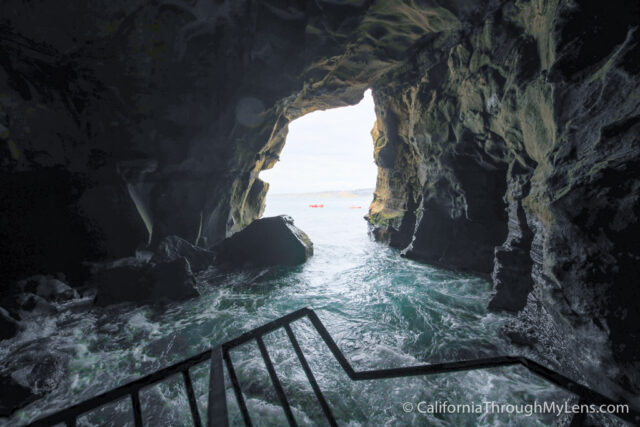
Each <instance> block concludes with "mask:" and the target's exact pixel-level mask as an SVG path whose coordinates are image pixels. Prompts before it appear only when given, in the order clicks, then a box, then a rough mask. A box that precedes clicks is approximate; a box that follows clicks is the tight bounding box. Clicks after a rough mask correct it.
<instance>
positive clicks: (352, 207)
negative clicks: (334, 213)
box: [349, 206, 362, 209]
mask: <svg viewBox="0 0 640 427" xmlns="http://www.w3.org/2000/svg"><path fill="white" fill-rule="evenodd" d="M349 209H362V206H349Z"/></svg>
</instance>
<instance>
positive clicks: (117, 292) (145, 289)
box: [92, 257, 199, 306]
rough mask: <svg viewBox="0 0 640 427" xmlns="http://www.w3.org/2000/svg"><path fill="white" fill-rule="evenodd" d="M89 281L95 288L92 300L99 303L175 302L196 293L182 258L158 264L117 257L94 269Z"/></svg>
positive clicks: (191, 276) (184, 260)
mask: <svg viewBox="0 0 640 427" xmlns="http://www.w3.org/2000/svg"><path fill="white" fill-rule="evenodd" d="M92 284H93V285H94V286H95V287H96V288H97V293H96V296H95V299H94V303H95V304H96V305H99V306H106V305H110V304H118V303H121V302H139V303H146V302H163V301H165V302H167V301H178V300H182V299H187V298H193V297H196V296H198V295H199V293H198V291H197V289H196V282H195V277H194V276H193V272H192V271H191V266H190V265H189V261H187V259H186V258H184V257H180V258H176V259H173V260H171V261H164V262H158V263H155V262H145V261H140V260H138V259H135V258H133V259H130V260H120V261H119V262H116V263H112V264H110V265H107V266H103V267H102V268H100V269H99V270H98V271H96V273H95V274H94V276H93V278H92Z"/></svg>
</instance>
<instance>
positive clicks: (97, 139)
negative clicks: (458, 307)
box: [0, 0, 640, 394]
mask: <svg viewBox="0 0 640 427" xmlns="http://www.w3.org/2000/svg"><path fill="white" fill-rule="evenodd" d="M639 21H640V13H639V12H638V6H637V2H635V1H622V0H614V1H610V2H606V4H605V3H602V2H599V1H595V0H593V1H592V0H589V1H584V2H580V4H577V3H574V2H572V1H568V0H563V1H560V0H548V1H547V0H530V1H524V0H523V1H520V0H518V1H516V0H513V1H497V0H496V1H486V2H475V1H466V0H457V1H456V0H452V1H431V2H429V1H414V0H412V1H395V0H376V1H373V0H331V1H329V0H318V1H302V0H300V1H295V0H290V1H287V0H264V1H249V0H243V1H239V0H234V1H230V0H226V1H224V0H215V1H205V0H157V1H153V2H149V1H143V0H130V1H121V0H111V1H108V2H104V1H100V0H91V1H85V0H70V1H66V2H64V3H62V4H61V3H60V2H54V1H43V2H23V1H19V0H5V1H3V2H2V5H0V82H1V83H0V138H1V139H2V140H3V142H2V143H3V145H4V147H3V148H2V150H3V154H2V160H1V165H0V174H1V175H2V177H1V182H2V186H1V188H0V198H1V199H2V200H3V210H4V211H5V212H4V213H3V215H4V218H3V221H2V224H1V225H0V235H1V237H2V241H3V245H2V249H1V250H0V256H1V257H2V259H3V264H4V265H8V266H10V268H9V269H7V270H6V276H5V277H6V280H7V281H10V280H13V279H16V278H19V277H21V276H24V275H31V274H34V273H51V272H60V271H62V272H65V273H66V274H67V275H68V276H69V277H71V278H74V277H75V278H76V280H80V278H81V277H82V268H81V263H82V261H88V260H97V259H104V258H114V257H121V256H129V255H131V254H132V253H133V252H134V251H135V250H136V249H139V248H142V247H146V246H151V247H155V246H157V245H158V244H159V242H161V241H162V240H163V239H164V238H165V237H166V236H169V235H177V236H180V237H182V238H184V239H187V240H189V241H190V242H192V243H196V244H199V245H201V246H205V247H208V246H212V245H214V244H215V243H217V242H219V241H220V240H222V239H223V238H225V237H226V236H229V235H230V234H232V233H234V232H235V231H238V230H240V229H242V228H243V227H245V226H246V225H248V224H249V223H251V221H253V220H254V219H256V218H258V217H259V216H260V214H261V212H262V209H263V204H264V197H265V194H266V192H267V189H268V185H267V184H265V183H264V182H262V181H260V180H259V179H258V177H257V176H258V173H259V172H260V171H261V170H263V169H267V168H270V167H273V165H274V164H275V163H276V161H277V158H278V154H279V152H280V150H281V149H282V147H283V145H284V142H285V138H286V133H287V124H288V123H289V122H290V121H292V120H294V119H295V118H297V117H300V116H301V115H303V114H306V113H308V112H310V111H313V110H317V109H325V108H331V107H337V106H342V105H348V104H354V103H356V102H357V101H359V99H360V98H361V96H362V93H363V92H364V90H365V89H366V88H367V87H371V88H373V93H374V99H375V101H376V114H377V116H378V121H377V125H376V128H375V129H374V131H373V133H372V134H373V139H374V156H375V159H376V163H377V164H378V166H379V174H378V182H377V188H376V192H375V198H374V201H373V203H372V205H371V208H370V212H369V221H370V222H371V224H372V227H373V234H374V235H375V236H376V237H377V238H378V239H379V240H381V241H385V242H388V243H389V244H391V245H392V246H394V247H398V248H401V249H403V250H404V253H405V254H406V255H407V256H410V257H413V258H418V259H421V260H424V261H426V262H429V263H433V264H436V265H439V266H443V267H446V268H453V269H458V270H464V271H469V272H472V273H476V274H482V275H485V276H487V277H491V278H492V280H493V282H494V285H495V291H496V292H495V296H494V298H493V299H492V301H491V302H490V307H491V308H492V309H495V310H506V311H509V312H512V313H515V314H514V316H513V322H512V323H511V325H510V326H509V327H508V330H507V331H506V333H507V334H508V335H509V336H511V337H512V339H514V340H517V341H518V342H522V343H525V344H526V345H528V346H530V347H531V348H532V350H531V351H534V352H536V353H537V355H538V356H540V357H544V358H545V361H546V362H547V363H550V364H554V365H556V366H558V365H560V366H563V367H565V368H567V369H571V370H573V372H574V373H575V374H576V375H577V374H578V371H583V372H590V371H585V370H598V371H599V372H601V374H602V375H604V377H606V378H607V379H609V380H612V381H613V385H611V387H614V388H616V389H615V390H613V389H612V390H613V391H612V392H621V393H622V392H623V391H622V390H624V391H626V392H628V393H631V394H637V393H638V391H639V390H638V387H640V379H639V378H637V377H635V376H634V375H637V374H634V372H638V369H637V366H638V358H639V357H640V356H639V354H640V353H639V351H638V346H637V342H638V339H639V338H640V337H639V334H640V331H639V329H638V325H640V319H639V318H638V316H639V314H638V313H640V311H639V310H638V301H639V300H640V299H639V298H638V297H639V293H640V292H639V291H638V288H637V286H636V285H635V282H634V278H635V277H638V274H637V273H638V267H637V262H638V259H639V258H640V245H638V243H640V242H638V238H639V237H638V236H640V225H639V222H638V214H639V213H640V212H639V211H640V203H639V201H638V194H640V193H639V192H638V186H640V179H639V175H638V172H637V171H638V168H637V166H638V163H639V162H640V160H639V159H640V155H639V154H640V141H639V136H638V135H639V133H640V132H639V130H640V105H639V104H640V86H639V85H640V76H639V74H640V61H638V59H637V50H638V46H639V44H638V42H639V41H640V28H637V27H639V26H640V24H639ZM5 206H6V208H5ZM60 248H64V250H60ZM4 260H10V262H5V261H4ZM576 343H580V348H581V350H580V352H581V353H580V354H579V355H578V354H577V351H578V350H575V349H572V346H574V345H575V344H576ZM585 343H588V344H589V345H588V346H587V345H585ZM590 344H594V345H590ZM595 344H597V345H595ZM585 347H588V348H587V350H585ZM585 351H586V352H587V353H588V357H585ZM583 362H584V363H583ZM590 378H591V381H599V380H598V379H595V380H594V377H590Z"/></svg>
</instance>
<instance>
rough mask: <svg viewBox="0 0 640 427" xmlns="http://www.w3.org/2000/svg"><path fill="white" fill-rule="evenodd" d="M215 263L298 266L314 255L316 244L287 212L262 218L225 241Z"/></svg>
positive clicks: (220, 246)
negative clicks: (295, 223)
mask: <svg viewBox="0 0 640 427" xmlns="http://www.w3.org/2000/svg"><path fill="white" fill-rule="evenodd" d="M216 251H217V257H216V262H217V263H219V264H220V265H222V266H226V267H230V268H243V267H272V266H277V265H298V264H302V263H304V262H305V261H306V260H307V259H308V258H309V257H310V256H312V255H313V243H312V242H311V240H310V239H309V237H308V236H307V235H306V234H305V233H304V231H302V230H300V229H299V228H297V227H296V226H295V225H294V224H293V219H292V218H291V217H288V216H286V215H280V216H274V217H268V218H261V219H258V220H256V221H254V222H252V223H251V224H250V225H249V226H248V227H247V228H245V229H243V230H242V231H239V232H237V233H236V234H234V235H233V236H231V237H229V238H228V239H225V240H224V241H222V243H221V244H220V245H219V246H217V247H216Z"/></svg>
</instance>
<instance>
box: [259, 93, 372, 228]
mask: <svg viewBox="0 0 640 427" xmlns="http://www.w3.org/2000/svg"><path fill="white" fill-rule="evenodd" d="M375 122H376V115H375V111H374V101H373V96H372V92H371V90H370V89H368V90H367V91H366V92H365V93H364V96H363V98H362V100H361V101H360V102H359V103H358V104H357V105H353V106H347V107H340V108H334V109H329V110H323V111H315V112H312V113H309V114H307V115H305V116H303V117H301V118H299V119H297V120H295V121H293V122H292V123H290V124H289V133H288V136H287V140H286V144H285V146H284V148H283V150H282V153H281V154H280V159H279V161H278V163H277V164H276V165H275V166H274V167H273V168H271V169H269V170H265V171H262V172H261V174H260V178H261V179H262V180H263V181H266V182H267V183H269V190H268V193H267V199H266V207H265V212H264V214H263V216H264V217H268V216H275V215H289V216H291V217H293V219H294V220H295V221H296V223H297V224H300V225H304V227H302V228H303V230H305V231H307V232H308V233H309V234H310V237H311V239H312V240H313V241H315V240H317V239H320V240H322V239H324V238H328V237H332V238H338V237H339V233H335V232H334V233H331V232H329V233H325V232H323V231H322V230H323V229H324V230H325V231H328V229H333V230H334V231H336V227H337V224H338V223H340V222H344V221H350V220H351V221H358V222H359V223H361V224H359V225H360V226H358V227H355V228H353V227H350V228H348V229H347V230H348V231H351V232H356V231H357V232H358V233H360V234H361V237H362V235H363V234H366V227H365V225H366V224H364V223H365V221H363V219H362V217H363V216H364V214H365V213H366V212H367V210H368V208H369V204H370V203H371V200H372V195H373V190H374V186H375V182H376V177H377V172H378V169H377V166H376V165H375V163H374V160H373V148H374V147H373V142H372V137H371V131H372V129H373V127H374V125H375ZM347 230H345V231H347ZM361 231H363V232H362V233H361Z"/></svg>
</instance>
